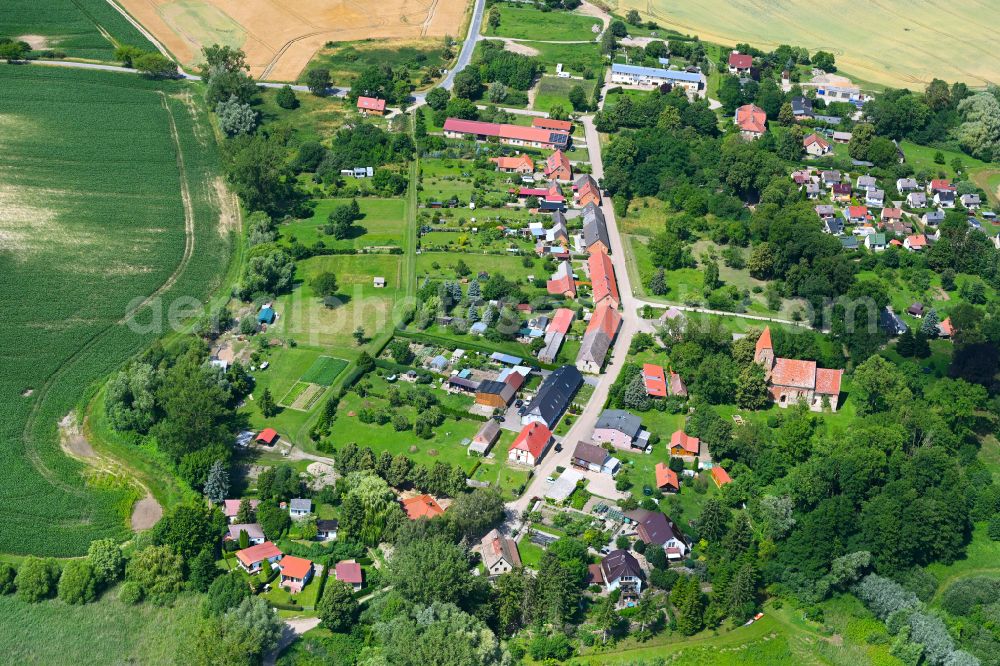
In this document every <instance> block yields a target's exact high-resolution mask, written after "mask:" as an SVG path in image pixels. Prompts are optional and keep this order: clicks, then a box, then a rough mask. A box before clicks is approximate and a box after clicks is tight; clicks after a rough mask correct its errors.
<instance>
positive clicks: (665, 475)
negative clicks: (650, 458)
mask: <svg viewBox="0 0 1000 666" xmlns="http://www.w3.org/2000/svg"><path fill="white" fill-rule="evenodd" d="M655 470H656V487H657V488H659V489H660V490H662V491H663V492H667V493H676V492H678V491H680V489H681V484H680V480H679V479H678V478H677V472H675V471H674V470H672V469H670V468H669V467H667V466H666V465H664V464H663V463H656V468H655Z"/></svg>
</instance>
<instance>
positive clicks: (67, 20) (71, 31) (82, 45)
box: [0, 0, 155, 61]
mask: <svg viewBox="0 0 1000 666" xmlns="http://www.w3.org/2000/svg"><path fill="white" fill-rule="evenodd" d="M0 35H2V36H4V37H11V38H14V39H22V40H25V41H27V42H28V43H29V44H31V46H32V48H33V49H35V50H44V49H51V50H54V51H60V52H62V53H65V54H66V55H67V56H69V57H71V58H83V59H87V60H103V61H112V60H113V59H114V51H115V46H116V44H115V43H114V42H113V41H112V39H114V40H116V41H118V42H119V43H121V44H128V45H131V46H136V47H138V48H140V49H142V50H144V51H154V50H155V49H154V48H153V45H152V44H150V43H149V41H148V40H147V39H146V38H145V37H143V36H142V33H140V32H139V31H138V30H137V29H136V28H135V27H134V26H133V25H132V24H131V23H129V22H128V21H127V20H126V19H125V17H124V16H122V15H121V14H120V13H119V12H117V11H116V10H115V8H114V7H112V6H111V4H110V3H108V2H106V1H105V0H45V2H38V0H4V2H3V11H0ZM106 35H107V36H106Z"/></svg>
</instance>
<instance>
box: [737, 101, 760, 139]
mask: <svg viewBox="0 0 1000 666" xmlns="http://www.w3.org/2000/svg"><path fill="white" fill-rule="evenodd" d="M736 125H737V126H738V127H739V128H740V130H742V131H744V132H753V133H755V134H763V133H764V132H766V131H767V112H766V111H764V109H762V108H760V107H759V106H757V105H756V104H744V105H743V106H741V107H739V108H738V109H736Z"/></svg>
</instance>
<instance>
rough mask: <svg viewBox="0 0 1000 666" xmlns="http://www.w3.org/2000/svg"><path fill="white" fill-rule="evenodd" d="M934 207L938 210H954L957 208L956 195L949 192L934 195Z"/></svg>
mask: <svg viewBox="0 0 1000 666" xmlns="http://www.w3.org/2000/svg"><path fill="white" fill-rule="evenodd" d="M934 205H935V206H937V207H938V208H954V207H955V193H954V192H950V191H947V190H941V191H939V192H935V193H934Z"/></svg>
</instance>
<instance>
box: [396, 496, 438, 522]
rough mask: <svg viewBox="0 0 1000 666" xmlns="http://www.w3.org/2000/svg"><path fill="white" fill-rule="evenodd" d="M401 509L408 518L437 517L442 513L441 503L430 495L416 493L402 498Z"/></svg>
mask: <svg viewBox="0 0 1000 666" xmlns="http://www.w3.org/2000/svg"><path fill="white" fill-rule="evenodd" d="M403 511H405V512H406V517H407V518H409V519H410V520H417V519H419V518H437V517H438V516H440V515H441V514H443V513H444V509H442V508H441V505H440V504H438V503H437V501H436V500H435V499H434V498H433V497H431V496H430V495H417V496H416V497H411V498H410V499H405V500H403Z"/></svg>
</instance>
